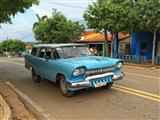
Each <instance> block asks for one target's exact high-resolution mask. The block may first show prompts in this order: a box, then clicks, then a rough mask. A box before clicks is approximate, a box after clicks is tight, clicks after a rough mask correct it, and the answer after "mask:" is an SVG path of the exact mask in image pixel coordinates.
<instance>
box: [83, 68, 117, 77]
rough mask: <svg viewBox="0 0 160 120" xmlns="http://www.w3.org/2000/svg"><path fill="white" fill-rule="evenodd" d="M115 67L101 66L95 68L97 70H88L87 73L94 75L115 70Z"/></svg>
mask: <svg viewBox="0 0 160 120" xmlns="http://www.w3.org/2000/svg"><path fill="white" fill-rule="evenodd" d="M114 69H115V67H106V68H100V69H95V70H87V71H86V75H87V76H92V75H99V74H103V73H107V72H113V71H114Z"/></svg>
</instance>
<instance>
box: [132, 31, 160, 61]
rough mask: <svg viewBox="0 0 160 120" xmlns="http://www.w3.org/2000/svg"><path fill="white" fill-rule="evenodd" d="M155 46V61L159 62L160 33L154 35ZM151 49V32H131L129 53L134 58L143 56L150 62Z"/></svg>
mask: <svg viewBox="0 0 160 120" xmlns="http://www.w3.org/2000/svg"><path fill="white" fill-rule="evenodd" d="M156 38H157V39H156V46H155V61H156V62H160V33H157V36H156ZM152 49H153V33H151V32H140V33H132V34H131V48H130V50H131V54H130V55H132V56H135V57H136V59H140V58H143V59H145V60H146V62H150V61H151V59H152Z"/></svg>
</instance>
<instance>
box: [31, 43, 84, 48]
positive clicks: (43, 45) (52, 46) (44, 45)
mask: <svg viewBox="0 0 160 120" xmlns="http://www.w3.org/2000/svg"><path fill="white" fill-rule="evenodd" d="M65 46H86V45H85V44H76V43H67V44H65V43H64V44H39V45H34V47H49V48H56V47H65Z"/></svg>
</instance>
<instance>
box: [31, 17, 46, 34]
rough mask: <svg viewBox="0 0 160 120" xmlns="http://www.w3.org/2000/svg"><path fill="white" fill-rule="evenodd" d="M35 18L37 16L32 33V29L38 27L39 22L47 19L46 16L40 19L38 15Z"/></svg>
mask: <svg viewBox="0 0 160 120" xmlns="http://www.w3.org/2000/svg"><path fill="white" fill-rule="evenodd" d="M36 16H37V19H38V22H35V23H34V24H33V27H32V30H33V31H34V29H35V28H36V26H38V25H39V22H40V21H43V20H45V19H47V18H48V17H47V16H46V15H44V16H42V17H40V16H39V15H38V14H36Z"/></svg>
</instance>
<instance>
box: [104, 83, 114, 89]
mask: <svg viewBox="0 0 160 120" xmlns="http://www.w3.org/2000/svg"><path fill="white" fill-rule="evenodd" d="M112 85H113V82H111V83H107V85H105V86H102V88H105V89H111V87H112Z"/></svg>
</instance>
